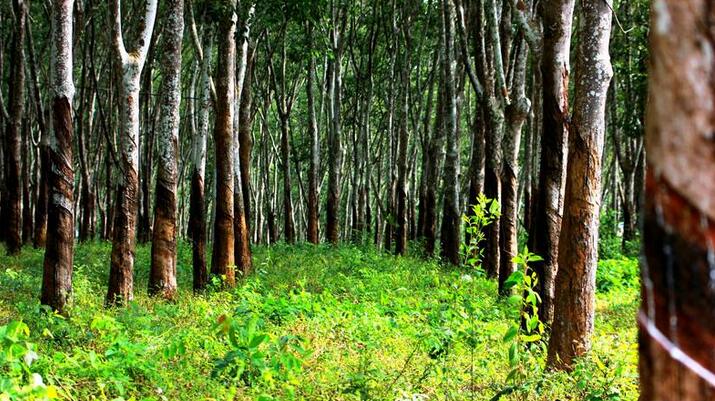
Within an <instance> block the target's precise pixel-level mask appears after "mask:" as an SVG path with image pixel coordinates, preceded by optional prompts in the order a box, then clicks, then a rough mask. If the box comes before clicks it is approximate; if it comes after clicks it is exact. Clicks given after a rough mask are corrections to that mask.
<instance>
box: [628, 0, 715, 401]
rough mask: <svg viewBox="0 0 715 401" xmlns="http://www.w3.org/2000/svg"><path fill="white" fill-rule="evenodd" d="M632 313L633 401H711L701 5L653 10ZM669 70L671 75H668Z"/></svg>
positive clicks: (711, 248)
mask: <svg viewBox="0 0 715 401" xmlns="http://www.w3.org/2000/svg"><path fill="white" fill-rule="evenodd" d="M653 5H654V6H653V9H652V25H651V26H652V29H651V31H650V56H651V61H650V69H649V95H650V96H649V101H648V112H647V123H646V150H647V151H646V158H647V165H648V167H647V168H648V173H647V179H646V196H645V204H644V224H643V243H644V256H645V257H644V259H642V264H641V274H642V280H641V283H642V285H641V296H642V303H641V309H640V312H639V315H638V322H639V352H640V363H639V365H640V377H641V379H640V390H641V395H640V397H641V399H642V400H644V401H649V400H663V401H676V400H677V401H695V400H708V399H713V398H714V397H715V374H714V373H713V372H715V354H713V353H712V352H711V350H712V349H713V344H714V343H715V337H714V336H713V333H715V319H714V318H713V317H714V316H713V309H712V308H711V307H710V305H713V303H715V298H714V294H715V293H714V292H713V284H714V281H713V272H714V271H715V263H714V262H713V261H714V260H715V259H714V256H713V255H715V229H714V228H715V203H714V201H715V185H714V184H715V180H713V177H714V176H715V157H714V155H713V153H712V133H713V131H714V130H715V124H713V119H712V115H713V112H712V105H713V102H715V90H714V89H713V87H712V85H711V84H710V79H711V78H710V77H711V76H712V71H713V60H712V57H711V56H710V54H711V52H712V51H713V47H715V43H714V42H713V38H712V35H711V33H710V29H708V28H706V27H710V26H712V12H711V3H710V2H708V1H703V0H663V1H658V2H655V3H653ZM674 67H677V71H674V70H673V68H674Z"/></svg>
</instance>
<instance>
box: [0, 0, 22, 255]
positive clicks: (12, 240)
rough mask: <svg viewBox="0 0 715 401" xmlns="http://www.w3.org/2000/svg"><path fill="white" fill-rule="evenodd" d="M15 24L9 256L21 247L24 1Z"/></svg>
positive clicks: (16, 3)
mask: <svg viewBox="0 0 715 401" xmlns="http://www.w3.org/2000/svg"><path fill="white" fill-rule="evenodd" d="M12 5H13V9H14V12H15V17H16V18H17V21H16V22H17V23H16V24H15V29H14V31H13V35H12V38H13V39H12V49H11V53H10V80H9V91H8V112H9V117H10V118H9V119H8V120H7V126H6V128H5V152H4V154H3V157H4V161H5V188H4V190H5V194H4V198H5V202H4V205H2V206H3V209H4V210H3V216H4V218H3V221H4V226H5V242H6V244H7V252H8V254H10V255H17V254H18V253H20V248H21V247H22V197H21V195H22V187H21V182H20V173H21V170H20V160H21V158H20V142H21V140H20V135H21V132H22V120H23V118H24V115H25V50H24V43H25V33H26V29H25V22H26V18H27V4H26V3H25V2H24V0H13V3H12Z"/></svg>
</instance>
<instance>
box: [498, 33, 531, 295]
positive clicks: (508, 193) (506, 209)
mask: <svg viewBox="0 0 715 401" xmlns="http://www.w3.org/2000/svg"><path fill="white" fill-rule="evenodd" d="M515 48H516V50H515V53H514V56H515V58H516V60H515V63H514V73H513V83H512V88H511V91H510V92H511V97H512V103H511V104H510V105H509V106H508V107H507V109H506V135H505V136H504V143H503V146H504V159H503V166H502V177H501V181H502V184H503V185H502V215H501V219H500V224H501V227H500V228H499V229H500V233H499V238H500V239H501V245H500V246H501V252H500V261H499V293H500V294H502V295H506V294H507V293H508V290H507V289H506V288H505V285H504V284H505V283H506V280H507V279H508V278H509V276H510V275H511V274H512V273H513V272H514V271H515V270H516V265H515V264H514V262H512V258H513V257H514V256H516V254H517V253H518V251H519V250H518V246H519V244H518V230H517V226H518V224H517V214H518V213H517V212H518V199H517V190H518V186H519V182H518V179H517V177H518V175H519V149H520V148H521V130H522V127H523V126H524V122H525V121H526V117H527V115H528V114H529V110H530V108H531V102H530V101H529V99H528V98H527V97H526V58H527V54H528V52H527V46H526V41H525V40H523V38H518V39H517V44H516V45H515ZM527 163H528V159H527Z"/></svg>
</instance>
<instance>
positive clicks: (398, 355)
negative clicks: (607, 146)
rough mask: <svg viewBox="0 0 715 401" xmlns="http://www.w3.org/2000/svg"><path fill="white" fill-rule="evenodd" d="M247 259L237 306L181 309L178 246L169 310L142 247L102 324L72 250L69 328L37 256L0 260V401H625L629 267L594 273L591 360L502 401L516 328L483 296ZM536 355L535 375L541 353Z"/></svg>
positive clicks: (417, 272) (440, 277)
mask: <svg viewBox="0 0 715 401" xmlns="http://www.w3.org/2000/svg"><path fill="white" fill-rule="evenodd" d="M254 251H255V266H256V271H255V273H254V274H253V275H252V276H251V277H249V278H248V279H246V280H244V281H243V282H241V283H240V284H239V286H238V287H237V288H236V289H235V290H230V291H218V290H209V291H207V292H205V293H203V294H193V293H192V291H191V282H190V280H191V248H190V246H189V245H188V244H180V246H179V261H178V277H179V295H178V299H177V300H176V301H175V302H174V303H167V302H164V301H156V300H154V299H151V298H149V297H148V296H147V294H146V286H147V280H148V266H149V260H150V259H149V252H150V247H149V246H140V247H139V248H138V250H137V260H136V282H135V292H136V295H135V301H134V302H132V303H131V304H130V305H129V306H128V307H126V308H117V309H105V308H104V306H103V301H104V296H105V293H106V282H107V274H108V266H109V253H110V245H109V244H106V243H90V244H83V245H79V246H77V248H76V256H75V264H76V266H75V273H74V299H73V304H72V307H71V309H70V314H69V317H68V318H63V317H60V316H56V315H53V314H51V313H48V312H47V311H46V310H44V309H43V308H41V307H40V306H39V302H38V294H39V288H40V283H41V277H42V274H41V271H42V252H41V251H38V250H32V249H25V250H23V252H22V254H21V255H20V256H19V257H17V258H13V257H7V256H0V326H2V325H8V323H9V322H20V321H21V322H23V323H22V324H23V326H20V327H19V328H18V327H17V326H13V327H12V328H11V329H8V328H7V327H10V326H5V328H4V329H2V330H0V334H2V333H7V332H8V331H10V330H12V331H13V332H12V333H11V334H13V335H14V337H13V338H14V341H15V342H17V343H19V344H20V345H18V346H16V347H15V348H13V350H14V353H9V352H7V350H8V349H9V348H8V346H7V344H8V341H9V340H3V339H2V338H0V344H4V345H2V346H1V348H2V351H3V352H4V353H3V352H0V355H2V358H1V359H0V393H2V391H3V390H2V389H3V387H2V386H3V385H4V384H6V381H7V383H9V382H10V381H12V380H14V381H16V382H17V385H16V386H15V387H18V386H20V387H21V388H25V389H26V390H27V391H28V392H30V393H32V394H34V395H16V396H15V395H13V396H12V397H14V398H10V399H48V398H52V397H55V396H56V397H58V398H60V399H68V400H84V399H94V400H122V399H123V400H130V399H135V400H203V399H210V400H445V399H449V400H472V399H474V400H490V399H494V398H495V397H501V399H502V400H549V401H551V400H557V399H559V400H635V399H637V397H638V394H637V387H638V385H637V348H636V331H635V324H634V316H635V311H636V307H637V303H638V294H637V273H636V271H637V269H636V267H635V266H636V264H635V262H634V261H633V260H632V259H627V258H624V259H619V260H616V261H602V262H601V264H600V266H599V267H600V268H599V279H598V290H599V295H598V303H597V317H596V333H595V335H594V338H593V346H594V349H593V352H592V353H591V354H590V355H589V356H588V357H586V358H584V359H582V360H581V361H579V363H578V365H577V366H576V368H575V371H574V372H573V373H571V374H566V373H549V372H543V363H537V364H536V365H534V366H536V367H534V368H533V370H534V371H533V372H530V373H529V374H530V377H531V379H533V378H534V377H536V378H538V380H530V381H529V383H535V384H533V385H530V386H522V387H523V388H521V389H520V391H518V392H509V391H505V389H508V388H509V386H510V385H511V382H507V380H506V378H507V376H508V375H509V373H510V371H511V370H512V367H511V366H510V363H509V349H510V347H511V344H510V343H508V342H505V341H504V333H505V332H508V330H509V328H510V326H511V325H513V321H514V314H513V313H514V312H513V306H511V305H510V304H509V303H508V302H506V301H505V300H503V299H500V298H499V297H498V296H497V288H496V283H494V282H492V281H489V280H487V279H485V278H483V277H482V276H481V275H479V274H473V273H474V272H470V271H465V270H463V269H456V268H455V269H449V268H445V267H440V266H439V265H438V264H437V263H436V262H431V261H422V260H418V259H414V258H409V257H407V258H396V257H392V256H386V255H384V254H381V253H379V252H378V251H375V250H373V249H369V248H357V247H349V246H344V247H340V248H330V247H323V246H318V247H315V246H310V245H296V246H287V245H280V244H279V245H276V246H273V247H270V248H266V247H256V248H255V250H254ZM3 254H4V252H3ZM470 316H473V318H470ZM24 325H26V328H27V330H25V326H24ZM3 330H4V331H3ZM5 335H6V334H5ZM2 341H5V342H2ZM18 347H19V348H18ZM29 352H32V354H29ZM534 352H535V354H534V358H537V360H540V361H542V362H543V359H544V355H543V352H542V351H539V350H537V351H534ZM28 354H29V355H30V356H31V357H32V358H30V359H31V361H30V363H29V364H27V363H26V362H27V360H26V359H27V355H28ZM39 383H41V387H33V386H35V385H36V384H37V385H38V386H39V385H40V384H39ZM8 386H10V384H8ZM20 387H18V388H20ZM33 397H34V398H33ZM0 398H2V396H0Z"/></svg>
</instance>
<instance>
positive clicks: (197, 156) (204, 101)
mask: <svg viewBox="0 0 715 401" xmlns="http://www.w3.org/2000/svg"><path fill="white" fill-rule="evenodd" d="M212 42H213V41H212V33H211V30H210V29H207V30H206V31H205V32H204V37H203V43H202V45H201V48H202V50H203V60H201V83H200V85H201V95H200V100H199V102H198V103H199V110H198V117H197V128H196V132H195V133H194V137H193V138H192V141H191V160H192V163H193V166H192V168H193V169H192V173H191V195H190V198H191V199H190V202H189V230H190V232H191V241H192V261H193V273H194V290H195V291H198V290H202V289H204V288H206V285H207V284H208V272H207V271H206V185H205V180H206V146H207V145H206V140H207V137H208V130H209V110H210V107H211V78H210V76H209V68H210V65H211V53H212V46H211V44H212Z"/></svg>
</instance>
